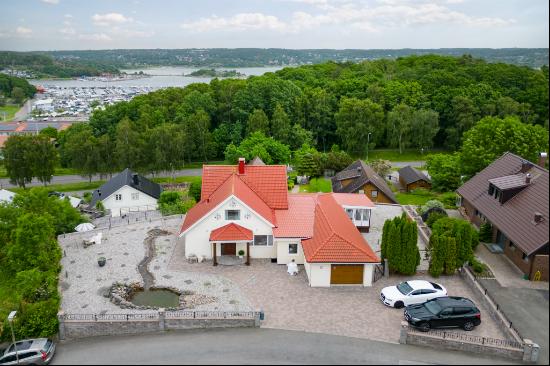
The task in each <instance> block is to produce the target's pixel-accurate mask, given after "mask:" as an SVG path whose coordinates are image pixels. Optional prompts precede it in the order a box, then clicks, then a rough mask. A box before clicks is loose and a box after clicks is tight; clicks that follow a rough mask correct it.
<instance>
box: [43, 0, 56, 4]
mask: <svg viewBox="0 0 550 366" xmlns="http://www.w3.org/2000/svg"><path fill="white" fill-rule="evenodd" d="M41 1H42V2H43V3H46V4H51V5H57V4H59V0H41Z"/></svg>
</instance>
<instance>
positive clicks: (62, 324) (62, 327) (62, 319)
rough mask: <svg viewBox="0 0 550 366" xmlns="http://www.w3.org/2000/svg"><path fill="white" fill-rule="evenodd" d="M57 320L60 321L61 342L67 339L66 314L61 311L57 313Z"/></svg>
mask: <svg viewBox="0 0 550 366" xmlns="http://www.w3.org/2000/svg"><path fill="white" fill-rule="evenodd" d="M57 320H58V321H59V340H61V341H62V340H64V339H65V313H64V312H63V310H60V311H59V312H58V313H57Z"/></svg>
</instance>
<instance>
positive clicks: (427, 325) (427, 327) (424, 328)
mask: <svg viewBox="0 0 550 366" xmlns="http://www.w3.org/2000/svg"><path fill="white" fill-rule="evenodd" d="M418 329H420V331H422V332H429V331H430V323H428V322H424V323H420V324H419V325H418Z"/></svg>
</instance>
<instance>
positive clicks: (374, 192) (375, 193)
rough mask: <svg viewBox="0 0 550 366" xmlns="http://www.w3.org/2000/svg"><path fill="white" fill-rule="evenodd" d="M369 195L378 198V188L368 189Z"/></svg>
mask: <svg viewBox="0 0 550 366" xmlns="http://www.w3.org/2000/svg"><path fill="white" fill-rule="evenodd" d="M370 196H371V198H378V190H377V189H374V190H372V191H370Z"/></svg>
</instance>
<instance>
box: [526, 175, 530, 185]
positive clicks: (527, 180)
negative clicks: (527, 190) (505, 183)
mask: <svg viewBox="0 0 550 366" xmlns="http://www.w3.org/2000/svg"><path fill="white" fill-rule="evenodd" d="M529 183H531V173H527V175H526V176H525V184H529Z"/></svg>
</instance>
